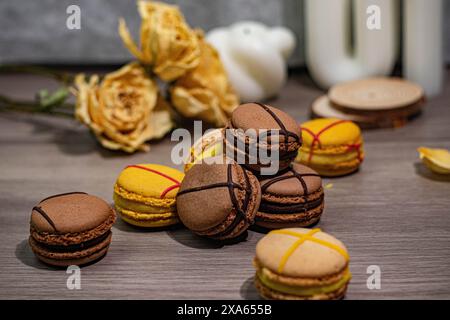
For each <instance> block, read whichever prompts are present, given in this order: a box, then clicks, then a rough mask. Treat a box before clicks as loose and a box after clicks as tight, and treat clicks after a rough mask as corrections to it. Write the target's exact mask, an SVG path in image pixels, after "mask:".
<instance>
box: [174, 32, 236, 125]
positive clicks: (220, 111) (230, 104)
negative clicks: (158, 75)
mask: <svg viewBox="0 0 450 320" xmlns="http://www.w3.org/2000/svg"><path fill="white" fill-rule="evenodd" d="M197 35H198V39H199V42H200V50H201V56H200V63H199V65H198V66H197V67H196V68H195V69H193V70H191V71H189V72H188V73H186V75H184V76H183V77H181V78H179V79H178V80H177V81H176V82H175V83H174V85H173V86H172V87H171V89H170V94H171V100H172V104H173V106H174V107H175V108H176V109H177V110H178V112H180V113H181V114H182V115H183V116H185V117H187V118H196V119H200V120H204V121H207V122H209V123H212V124H214V125H216V126H218V127H221V126H224V125H225V123H226V121H227V119H228V117H229V116H230V114H231V112H232V111H233V110H234V108H235V107H236V106H238V105H239V97H238V96H237V94H236V93H235V91H234V90H233V88H232V86H231V83H230V81H229V79H228V76H227V73H226V71H225V68H224V66H223V64H222V61H221V60H220V57H219V54H218V52H217V51H216V50H215V49H214V48H213V47H212V46H211V45H210V44H209V43H207V42H206V41H205V40H204V37H203V34H202V33H201V32H198V33H197Z"/></svg>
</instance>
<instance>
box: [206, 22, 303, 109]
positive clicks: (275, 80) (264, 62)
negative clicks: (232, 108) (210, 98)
mask: <svg viewBox="0 0 450 320" xmlns="http://www.w3.org/2000/svg"><path fill="white" fill-rule="evenodd" d="M206 39H207V41H209V42H210V43H211V44H212V45H213V46H214V47H215V48H216V49H217V50H218V51H219V53H220V57H221V59H222V62H223V63H224V65H225V68H226V70H227V73H228V76H229V78H230V81H231V83H232V84H233V87H234V88H235V90H236V91H237V92H238V94H239V96H240V99H241V101H243V102H249V101H262V100H264V99H267V98H270V97H272V96H275V95H276V94H277V93H278V92H279V91H280V89H281V87H282V86H283V85H284V83H285V81H286V74H287V72H286V71H287V60H288V58H289V56H290V55H291V54H292V52H293V51H294V48H295V45H296V38H295V35H294V33H293V32H292V31H291V30H289V29H287V28H284V27H274V28H270V27H267V26H266V25H264V24H261V23H259V22H253V21H243V22H238V23H236V24H233V25H231V26H229V27H227V28H217V29H213V30H211V31H210V32H209V33H208V34H207V36H206Z"/></svg>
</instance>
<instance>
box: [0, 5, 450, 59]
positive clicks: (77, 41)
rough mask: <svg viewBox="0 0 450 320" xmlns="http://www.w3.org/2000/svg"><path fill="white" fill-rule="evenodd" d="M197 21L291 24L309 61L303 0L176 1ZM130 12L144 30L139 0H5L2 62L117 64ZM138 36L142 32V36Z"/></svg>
mask: <svg viewBox="0 0 450 320" xmlns="http://www.w3.org/2000/svg"><path fill="white" fill-rule="evenodd" d="M165 2H171V3H176V4H178V5H179V6H180V7H181V9H182V11H183V12H184V14H185V15H186V19H187V20H188V22H189V23H190V24H191V26H193V27H194V26H195V27H201V28H203V29H205V30H208V29H210V28H212V27H216V26H225V25H228V24H230V23H233V22H235V21H239V20H243V19H252V20H258V21H262V22H264V23H267V24H269V25H286V26H288V27H290V28H292V29H293V30H294V31H295V32H296V34H297V37H298V40H299V46H298V48H297V51H296V52H295V54H294V57H293V58H292V61H291V64H293V65H299V64H302V62H303V54H302V49H303V26H302V25H303V23H302V17H303V12H302V11H303V10H302V7H303V1H302V0H170V1H165ZM445 2H446V9H445V17H446V18H445V20H446V25H445V31H444V37H445V42H446V61H447V62H450V5H449V3H450V1H448V0H445ZM70 4H77V5H79V6H80V8H81V30H68V29H67V28H66V18H67V14H66V8H67V6H68V5H70ZM118 17H124V18H125V19H126V21H127V24H128V26H129V28H130V30H131V31H132V33H133V34H134V35H136V36H137V34H138V30H139V21H140V19H139V16H138V13H137V9H136V1H135V0H20V1H17V0H16V1H15V0H0V63H49V64H98V63H100V64H116V63H123V62H125V61H127V60H129V59H130V58H131V56H130V54H129V53H128V51H127V50H126V49H125V48H124V46H123V45H122V42H121V40H120V38H119V35H118V33H117V24H118V22H117V21H118ZM136 39H137V37H136Z"/></svg>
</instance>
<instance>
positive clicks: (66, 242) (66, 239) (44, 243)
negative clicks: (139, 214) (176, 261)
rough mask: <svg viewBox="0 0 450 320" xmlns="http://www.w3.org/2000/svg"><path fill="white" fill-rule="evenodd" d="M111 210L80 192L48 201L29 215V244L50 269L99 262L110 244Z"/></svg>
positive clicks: (112, 213)
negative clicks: (51, 267)
mask: <svg viewBox="0 0 450 320" xmlns="http://www.w3.org/2000/svg"><path fill="white" fill-rule="evenodd" d="M115 220H116V215H115V213H114V210H113V209H112V208H111V207H110V206H109V205H108V204H107V203H106V202H105V201H104V200H102V199H100V198H98V197H96V196H92V195H89V194H86V193H83V192H71V193H64V194H59V195H54V196H51V197H48V198H46V199H44V200H42V201H41V202H39V203H38V204H37V205H36V206H35V207H34V208H33V210H32V212H31V220H30V238H29V244H30V246H31V249H32V250H33V252H34V254H35V255H36V257H37V258H38V259H39V260H41V261H43V262H45V263H47V264H50V265H54V266H59V267H67V266H70V265H85V264H88V263H91V262H93V261H96V260H99V259H100V258H102V257H103V256H104V255H105V254H106V252H107V251H108V248H109V244H110V243H111V236H112V233H111V227H112V225H113V224H114V222H115Z"/></svg>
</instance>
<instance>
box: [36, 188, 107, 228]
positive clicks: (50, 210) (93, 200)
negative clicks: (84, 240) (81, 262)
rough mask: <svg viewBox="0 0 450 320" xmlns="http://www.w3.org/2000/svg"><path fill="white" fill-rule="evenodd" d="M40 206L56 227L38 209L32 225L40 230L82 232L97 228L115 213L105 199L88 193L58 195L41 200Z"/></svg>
mask: <svg viewBox="0 0 450 320" xmlns="http://www.w3.org/2000/svg"><path fill="white" fill-rule="evenodd" d="M37 207H40V208H41V209H42V210H43V211H44V212H45V213H46V214H47V216H48V217H49V218H50V219H51V220H52V221H53V224H54V225H55V227H56V229H57V230H55V229H54V228H53V226H52V225H51V224H50V223H49V222H48V221H47V219H46V218H45V217H44V216H43V215H42V214H41V213H39V212H38V211H36V210H33V211H32V213H31V226H32V227H33V228H34V229H35V230H36V231H38V232H46V233H55V232H56V231H57V233H59V234H61V233H80V232H85V231H88V230H91V229H94V228H96V227H97V226H99V225H101V224H102V223H103V222H105V221H106V220H108V218H109V217H110V216H111V215H113V214H114V212H113V210H112V208H111V207H110V206H109V205H108V203H106V202H105V201H104V200H102V199H100V198H98V197H96V196H93V195H88V194H82V193H74V194H67V195H63V196H56V197H52V198H49V199H48V200H44V201H42V202H40V203H39V204H38V205H37Z"/></svg>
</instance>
